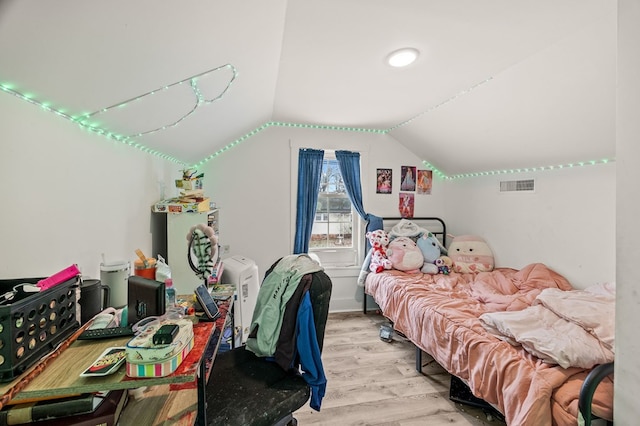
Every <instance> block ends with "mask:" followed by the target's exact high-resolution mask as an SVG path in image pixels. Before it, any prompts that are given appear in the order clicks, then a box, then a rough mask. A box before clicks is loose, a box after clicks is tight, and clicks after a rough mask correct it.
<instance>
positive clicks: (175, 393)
mask: <svg viewBox="0 0 640 426" xmlns="http://www.w3.org/2000/svg"><path fill="white" fill-rule="evenodd" d="M220 308H221V309H220V311H221V314H222V315H221V317H220V318H219V319H218V320H217V321H216V322H215V323H213V322H199V323H196V324H194V327H193V331H194V347H193V349H192V350H191V351H190V352H189V354H188V355H187V357H186V358H185V359H184V360H183V362H182V364H180V366H179V367H178V369H177V370H176V371H175V372H174V373H173V374H170V375H169V376H166V377H157V378H130V377H127V376H126V375H125V368H124V366H123V367H121V368H120V369H119V370H118V372H117V373H115V374H112V375H109V376H105V377H81V376H80V373H81V372H82V371H84V369H86V368H87V367H88V366H89V365H91V363H92V362H93V361H94V360H95V359H96V358H97V357H98V356H99V355H100V354H101V353H102V351H104V350H105V349H106V348H108V347H110V346H124V345H125V344H126V343H127V341H128V340H129V338H127V337H124V338H119V339H108V340H94V341H90V340H76V341H75V342H73V343H72V344H71V345H70V346H69V347H68V348H67V349H65V350H64V351H62V353H60V354H59V355H58V356H57V357H56V358H55V359H52V360H51V361H50V362H49V363H48V364H47V365H46V367H45V368H44V369H43V370H42V371H41V372H40V373H39V374H38V375H37V376H36V377H35V378H34V379H33V380H32V381H30V382H29V383H28V384H27V385H26V386H25V387H24V388H23V389H22V390H20V392H19V393H17V394H16V395H15V396H14V397H13V399H12V400H13V401H14V402H20V401H21V400H27V399H32V398H42V397H51V396H59V395H69V394H79V393H88V392H98V391H107V390H117V389H134V388H140V387H154V386H158V388H157V389H153V390H152V393H151V394H150V395H149V397H148V398H143V399H141V400H133V401H130V403H129V404H127V406H126V407H125V409H124V411H123V413H122V415H121V417H120V423H121V424H122V425H126V424H137V425H143V424H144V425H151V424H153V425H156V424H165V422H166V421H167V420H168V419H172V418H173V419H177V418H178V417H179V421H176V422H175V423H174V422H172V424H176V423H177V424H194V422H195V423H198V424H206V420H205V417H204V416H205V410H204V402H205V400H204V388H205V385H206V381H207V379H208V375H209V373H210V371H211V366H212V363H213V359H214V358H215V355H216V353H217V351H218V348H219V345H220V341H221V337H222V329H223V328H224V324H225V321H226V316H227V315H226V314H227V312H228V308H227V307H226V306H225V307H224V308H225V309H223V307H222V306H221V307H220ZM27 374H28V372H27V373H25V374H24V375H22V376H20V377H18V378H17V379H16V380H14V381H12V382H9V383H5V384H2V385H1V386H0V395H3V394H6V393H8V392H10V391H11V389H12V388H13V387H15V386H17V385H18V384H20V383H21V380H23V379H24V376H25V375H27ZM158 406H162V407H163V408H162V409H158V408H157V407H158ZM196 412H197V416H198V418H197V420H195V417H196ZM140 414H145V415H146V417H145V420H141V419H139V417H140ZM176 416H178V417H176ZM133 419H136V420H135V422H134V421H133ZM183 421H184V423H182V422H183Z"/></svg>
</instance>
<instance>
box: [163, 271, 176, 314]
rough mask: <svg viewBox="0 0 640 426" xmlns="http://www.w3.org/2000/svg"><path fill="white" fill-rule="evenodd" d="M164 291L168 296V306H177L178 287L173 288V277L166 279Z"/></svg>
mask: <svg viewBox="0 0 640 426" xmlns="http://www.w3.org/2000/svg"><path fill="white" fill-rule="evenodd" d="M164 292H165V296H166V298H167V308H169V307H171V306H176V289H175V288H173V280H172V279H171V278H167V279H166V280H164Z"/></svg>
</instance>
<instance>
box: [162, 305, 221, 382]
mask: <svg viewBox="0 0 640 426" xmlns="http://www.w3.org/2000/svg"><path fill="white" fill-rule="evenodd" d="M218 309H219V310H220V314H221V315H220V317H218V319H217V320H215V321H214V322H199V323H197V324H194V325H193V334H194V336H195V339H194V340H195V342H194V346H193V349H191V352H189V355H187V357H186V358H185V360H184V361H183V362H182V365H180V367H178V369H177V370H176V371H175V372H174V373H173V374H180V372H181V371H182V372H184V371H189V372H191V371H193V372H195V370H197V368H198V367H199V365H200V363H199V362H197V361H201V362H204V363H207V371H209V369H210V364H211V362H212V360H211V359H202V357H203V355H204V352H205V351H206V350H207V346H208V344H209V338H208V337H209V335H210V334H213V333H214V330H213V327H215V328H217V329H218V330H219V332H220V333H222V330H223V329H224V324H225V322H226V320H227V314H228V313H229V302H226V303H221V304H220V305H219V306H218ZM205 326H206V328H205ZM218 338H220V336H218ZM215 344H216V345H217V344H218V342H216V343H215ZM216 352H217V348H216ZM214 357H215V354H214ZM194 359H195V361H196V362H195V364H194ZM188 362H190V363H191V364H192V365H191V367H184V368H185V370H182V368H183V366H184V365H185V364H186V363H188ZM186 368H190V369H189V370H186ZM197 385H198V383H197V380H196V381H193V382H188V383H172V384H171V385H170V389H171V390H172V391H174V390H181V389H195V388H196V387H197Z"/></svg>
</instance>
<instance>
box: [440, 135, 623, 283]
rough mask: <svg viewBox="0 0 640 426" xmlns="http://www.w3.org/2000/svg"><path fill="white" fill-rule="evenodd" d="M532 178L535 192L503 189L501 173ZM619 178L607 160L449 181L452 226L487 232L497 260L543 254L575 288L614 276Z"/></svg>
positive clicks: (509, 263)
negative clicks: (511, 191)
mask: <svg viewBox="0 0 640 426" xmlns="http://www.w3.org/2000/svg"><path fill="white" fill-rule="evenodd" d="M611 137H612V138H613V137H614V136H613V135H611ZM532 178H533V179H534V180H535V192H533V193H501V192H499V187H500V183H499V182H500V181H509V180H519V179H532ZM615 179H616V166H615V163H608V164H601V165H596V166H583V167H573V168H564V169H562V170H550V171H541V172H530V173H515V174H501V175H494V176H482V177H476V178H469V179H459V180H454V181H448V182H447V184H446V188H445V190H446V191H447V202H446V205H447V207H446V215H445V217H446V220H447V223H448V232H449V233H451V234H453V235H463V234H475V235H480V236H482V237H483V238H484V239H485V240H486V241H487V243H488V244H489V246H490V247H491V249H492V250H493V252H494V257H495V261H496V265H497V266H504V267H512V268H518V269H519V268H522V267H523V266H525V265H527V264H529V263H535V262H541V263H544V264H546V265H548V266H549V267H551V268H552V269H554V270H555V271H556V272H558V273H560V274H562V275H564V276H565V277H566V278H567V279H568V280H569V281H570V282H571V283H572V284H573V285H574V287H576V288H585V287H588V286H590V285H592V284H596V283H601V282H612V281H614V280H615V262H616V256H615V201H616V200H615V193H616V180H615Z"/></svg>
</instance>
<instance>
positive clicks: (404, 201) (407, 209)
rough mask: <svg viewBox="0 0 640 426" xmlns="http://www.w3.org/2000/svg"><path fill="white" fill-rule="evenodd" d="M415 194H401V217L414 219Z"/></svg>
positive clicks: (399, 201)
mask: <svg viewBox="0 0 640 426" xmlns="http://www.w3.org/2000/svg"><path fill="white" fill-rule="evenodd" d="M413 202H414V200H413V194H412V193H410V192H401V193H400V198H399V200H398V210H399V211H400V217H403V218H407V219H408V218H412V217H413Z"/></svg>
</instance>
